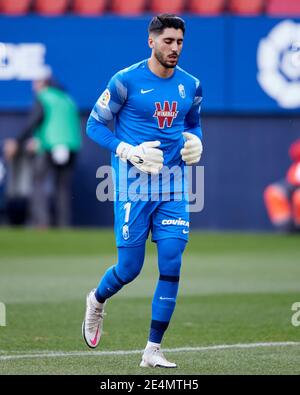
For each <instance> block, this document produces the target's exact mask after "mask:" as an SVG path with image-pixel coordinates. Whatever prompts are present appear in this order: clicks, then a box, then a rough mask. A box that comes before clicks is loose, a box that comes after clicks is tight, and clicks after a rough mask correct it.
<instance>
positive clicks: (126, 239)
mask: <svg viewBox="0 0 300 395" xmlns="http://www.w3.org/2000/svg"><path fill="white" fill-rule="evenodd" d="M114 210H115V235H116V242H117V247H134V246H138V245H141V244H144V243H145V242H146V240H147V238H148V236H149V232H150V230H151V233H152V241H154V242H156V241H157V240H161V239H168V238H176V239H183V240H185V241H188V234H189V226H190V224H189V211H188V203H187V201H186V200H185V199H184V197H183V195H182V194H176V195H174V194H173V195H171V197H170V199H169V200H168V201H163V200H162V199H160V200H159V201H143V200H138V201H130V200H127V201H124V200H122V199H120V193H118V192H117V193H116V200H115V204H114Z"/></svg>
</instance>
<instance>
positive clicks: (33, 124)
mask: <svg viewBox="0 0 300 395" xmlns="http://www.w3.org/2000/svg"><path fill="white" fill-rule="evenodd" d="M43 119H44V110H43V107H42V105H41V103H40V102H39V100H36V101H35V103H34V105H33V107H32V109H31V111H30V113H29V115H28V118H27V120H26V123H25V126H24V128H23V130H22V131H21V133H20V135H19V136H18V137H17V141H18V143H19V144H20V145H21V146H22V145H23V144H24V142H25V141H26V140H28V139H29V138H30V137H32V134H33V132H34V130H35V129H36V128H37V127H38V126H39V125H40V124H41V123H42V122H43Z"/></svg>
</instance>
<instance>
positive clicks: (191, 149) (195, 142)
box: [180, 132, 203, 165]
mask: <svg viewBox="0 0 300 395" xmlns="http://www.w3.org/2000/svg"><path fill="white" fill-rule="evenodd" d="M182 134H183V136H184V137H185V138H186V142H185V144H184V147H183V148H182V150H181V151H180V153H181V157H182V160H183V161H184V162H185V163H186V164H187V165H193V164H195V163H198V162H199V161H200V159H201V155H202V151H203V146H202V143H201V140H200V139H199V137H197V136H196V135H194V134H192V133H188V132H185V133H182Z"/></svg>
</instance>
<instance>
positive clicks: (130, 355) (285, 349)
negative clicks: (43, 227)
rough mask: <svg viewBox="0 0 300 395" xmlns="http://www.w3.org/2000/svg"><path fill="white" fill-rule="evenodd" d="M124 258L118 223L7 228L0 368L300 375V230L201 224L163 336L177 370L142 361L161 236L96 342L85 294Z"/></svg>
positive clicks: (2, 234)
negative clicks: (208, 228)
mask: <svg viewBox="0 0 300 395" xmlns="http://www.w3.org/2000/svg"><path fill="white" fill-rule="evenodd" d="M115 260H116V250H115V247H114V236H113V232H112V231H110V230H72V231H71V230H70V231H45V232H38V231H34V230H9V229H2V230H0V302H2V303H5V306H6V326H5V327H0V375H1V374H2V375H3V374H97V375H101V374H114V375H116V374H162V375H163V374H170V373H172V374H300V326H299V327H295V326H293V325H292V323H291V319H292V315H293V312H292V310H291V307H292V305H293V303H295V302H300V284H299V279H300V239H299V236H284V235H270V234H269V235H268V234H232V233H230V234H221V233H218V234H213V233H211V234H208V233H197V232H193V233H192V235H191V238H190V243H189V245H188V248H187V250H186V252H185V255H184V260H183V269H182V276H181V286H180V294H179V297H178V303H177V308H176V311H175V314H174V317H173V320H172V323H171V325H170V328H169V330H168V332H167V336H166V338H165V341H164V344H163V347H164V348H165V349H170V351H169V352H166V355H167V357H168V358H169V359H170V360H172V361H175V362H177V363H178V366H179V367H178V369H176V370H172V371H171V372H170V371H169V370H162V369H142V368H139V366H138V365H139V362H140V352H139V350H142V349H143V347H144V346H145V343H146V340H147V335H148V327H149V322H150V312H151V297H152V294H153V290H154V287H155V283H156V279H157V264H156V251H155V245H153V244H151V243H149V244H148V246H147V256H146V261H145V266H144V268H143V271H142V274H141V276H140V277H139V278H138V279H137V280H136V281H135V282H134V283H132V284H130V285H128V286H127V287H125V288H124V289H123V290H122V291H121V292H120V294H118V295H117V296H115V297H114V298H113V299H112V300H111V301H109V303H108V305H107V316H106V318H105V322H104V334H103V338H102V341H101V344H100V346H99V348H98V349H97V351H96V352H94V351H90V350H89V349H87V348H86V346H85V344H84V342H83V340H82V338H81V323H82V318H83V314H84V310H85V296H86V293H87V292H88V291H89V290H90V289H92V288H93V287H95V286H96V285H97V283H98V280H99V278H100V276H101V275H102V274H103V272H104V271H105V270H106V268H107V267H109V266H110V265H111V264H113V263H115ZM258 343H264V345H259V344H258ZM265 343H266V344H265ZM277 343H283V344H281V345H278V344H277ZM238 344H241V345H245V344H251V345H252V346H250V347H246V346H240V347H238V346H237V345H238ZM224 345H232V347H229V348H226V347H223V346H224ZM212 346H217V347H215V348H213V347H212ZM219 346H220V347H219ZM178 348H183V349H186V348H189V349H188V350H185V351H184V350H174V349H178ZM133 350H137V351H136V352H132V351H133ZM107 351H109V352H111V351H128V352H127V353H124V354H122V353H119V354H116V353H107Z"/></svg>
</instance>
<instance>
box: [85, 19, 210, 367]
mask: <svg viewBox="0 0 300 395" xmlns="http://www.w3.org/2000/svg"><path fill="white" fill-rule="evenodd" d="M184 33H185V23H184V21H183V20H182V19H181V18H179V17H176V16H175V15H168V14H161V15H159V16H157V17H154V18H153V19H152V21H151V23H150V25H149V40H148V44H149V47H150V48H151V50H152V54H151V57H150V59H147V60H144V61H141V62H140V63H137V64H135V65H133V66H131V67H128V68H127V69H125V70H122V71H120V72H118V73H117V74H116V75H115V76H114V77H112V79H111V80H110V82H109V83H108V86H107V88H106V90H105V91H104V92H103V94H102V95H101V96H100V98H99V100H98V101H97V103H96V105H95V107H94V109H93V110H92V112H91V116H90V118H89V120H88V125H87V134H88V135H89V137H90V138H91V139H93V140H94V141H95V142H97V143H98V144H99V145H101V146H102V147H105V148H107V149H108V150H110V151H111V152H112V166H113V169H114V172H115V174H116V179H115V192H116V193H115V196H116V199H115V233H116V242H117V248H118V262H117V264H116V265H114V266H112V267H110V268H109V269H108V270H107V271H106V273H105V274H104V275H103V277H102V279H101V281H100V283H99V285H98V287H97V289H94V290H92V291H91V292H90V293H89V294H88V296H87V306H86V313H85V318H84V322H83V325H82V332H83V337H84V340H85V342H86V344H87V345H88V346H89V347H91V348H95V347H97V345H98V343H99V341H100V337H101V333H102V324H103V316H104V307H105V304H106V302H107V300H108V299H109V298H111V297H112V296H113V295H115V294H116V293H117V292H118V291H120V289H121V288H122V287H123V286H124V285H126V284H128V283H130V282H131V281H133V280H134V279H135V278H136V277H137V276H138V274H139V273H140V271H141V269H142V266H143V262H144V257H145V243H146V240H147V238H148V235H149V232H150V230H151V233H152V241H153V242H155V243H156V245H157V252H158V267H159V278H158V282H157V286H156V290H155V293H154V297H153V301H152V317H151V324H150V333H149V338H148V342H147V344H146V348H145V351H144V354H143V357H142V361H141V364H140V366H141V367H165V368H174V367H176V364H175V363H173V362H169V361H168V360H167V359H166V358H165V357H164V355H163V354H162V352H161V349H160V345H161V342H162V339H163V336H164V333H165V331H166V330H167V328H168V325H169V323H170V320H171V317H172V314H173V312H174V309H175V305H176V298H177V293H178V286H179V278H180V267H181V260H182V254H183V252H184V249H185V247H186V243H187V241H188V233H189V213H188V210H187V209H186V207H187V202H186V200H185V198H184V188H183V183H180V182H179V183H176V182H174V183H173V184H172V185H171V186H170V190H169V191H168V192H170V193H169V199H167V200H166V199H165V196H163V195H164V193H165V190H163V191H162V189H161V188H162V179H161V174H160V173H161V171H162V169H163V166H165V167H166V168H168V169H171V168H172V167H174V166H177V167H178V168H180V169H181V170H183V169H184V167H185V165H192V164H196V163H198V162H199V160H200V157H201V154H202V144H201V137H202V132H201V127H200V107H201V101H202V88H201V85H200V81H199V80H198V79H197V78H195V77H193V76H192V75H190V74H188V73H187V72H185V71H184V70H182V69H181V68H179V67H178V66H177V63H178V60H179V57H180V54H181V51H182V47H183V40H184ZM113 119H114V121H115V133H112V132H111V131H110V130H109V129H108V128H107V125H108V123H109V122H110V121H111V120H113ZM131 170H136V171H138V170H139V171H140V172H142V173H141V174H142V175H145V177H144V178H143V177H141V179H143V180H144V181H145V182H146V183H149V182H150V180H151V181H153V180H154V181H155V182H154V183H151V187H152V188H153V189H154V192H155V193H157V194H158V196H159V199H152V200H151V197H152V196H153V195H152V194H151V195H150V194H149V195H147V196H144V198H143V199H134V197H132V196H129V197H127V198H125V199H124V196H127V195H126V194H127V192H128V190H129V188H130V185H132V182H133V180H132V179H131V177H130V174H129V172H130V171H131ZM182 174H183V172H182ZM124 181H126V182H124ZM141 189H143V191H145V189H144V188H141ZM153 189H152V192H153ZM122 197H123V198H122ZM153 200H155V201H153Z"/></svg>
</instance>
